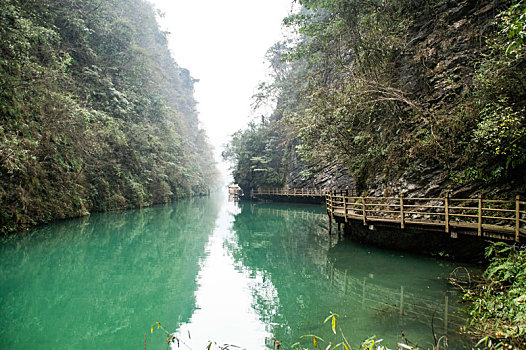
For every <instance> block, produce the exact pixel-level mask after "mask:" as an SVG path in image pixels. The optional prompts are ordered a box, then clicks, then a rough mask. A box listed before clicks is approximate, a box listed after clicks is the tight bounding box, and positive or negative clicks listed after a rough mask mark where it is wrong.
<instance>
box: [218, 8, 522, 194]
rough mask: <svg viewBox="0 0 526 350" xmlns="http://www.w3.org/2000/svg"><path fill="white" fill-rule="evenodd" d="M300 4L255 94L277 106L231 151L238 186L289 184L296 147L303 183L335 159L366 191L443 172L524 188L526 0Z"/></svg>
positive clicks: (454, 178)
mask: <svg viewBox="0 0 526 350" xmlns="http://www.w3.org/2000/svg"><path fill="white" fill-rule="evenodd" d="M298 3H299V4H300V5H301V10H299V11H298V12H297V13H295V14H292V15H291V16H289V17H288V18H286V19H285V20H284V23H285V25H287V26H289V27H290V28H292V29H294V30H295V31H296V33H297V36H296V37H294V38H292V39H289V40H286V41H284V42H282V43H279V44H276V45H275V46H274V47H273V48H272V49H271V50H269V62H270V64H271V67H272V68H273V78H274V79H273V82H272V83H270V84H263V85H262V86H261V89H260V91H259V93H258V95H257V98H258V102H261V101H267V102H268V101H271V102H274V103H275V105H276V108H275V111H274V113H273V114H272V115H271V116H269V117H268V118H266V120H265V122H264V123H261V124H258V125H253V126H251V127H249V128H248V129H247V130H243V131H240V132H238V133H237V134H236V135H234V138H233V139H232V141H231V143H230V147H229V149H228V150H227V151H226V152H225V156H226V157H227V158H229V159H231V160H233V161H234V163H235V164H236V165H235V169H234V177H235V180H236V182H238V183H239V184H241V185H242V187H243V186H244V187H251V186H254V185H262V186H269V185H283V184H285V182H286V180H287V179H286V177H285V175H284V174H286V172H287V168H290V159H291V151H294V152H296V153H297V154H298V155H299V156H300V157H301V158H302V160H303V161H304V162H306V163H307V164H310V165H311V166H313V168H311V169H310V170H309V171H307V172H305V175H306V176H308V175H309V172H310V173H311V175H316V166H319V165H320V164H322V163H330V162H336V163H338V164H341V165H342V166H344V167H346V168H347V169H349V171H350V172H351V174H352V175H353V176H354V177H355V180H356V183H357V185H358V187H359V188H360V189H368V188H370V187H372V186H378V182H380V183H383V184H386V183H389V182H393V181H394V182H396V181H397V179H399V178H400V176H401V174H403V173H407V172H420V171H422V169H439V171H441V172H443V173H445V174H446V177H447V178H448V179H449V182H448V186H451V187H455V186H457V187H459V186H462V185H466V184H478V186H479V187H489V186H488V185H489V184H491V185H496V186H495V187H499V186H501V185H502V186H504V187H505V186H507V191H508V192H512V193H516V192H517V191H519V192H521V191H524V188H525V186H524V184H525V181H524V176H523V174H524V171H525V164H526V152H525V151H526V119H525V115H526V110H525V108H526V88H525V87H526V84H525V78H526V76H525V72H526V66H525V64H526V60H525V50H524V47H525V44H526V42H525V40H524V39H525V36H526V30H525V22H526V15H525V11H526V3H525V2H524V1H518V0H510V1H505V0H502V1H437V2H429V1H422V0H412V1H401V0H387V1H386V0H330V1H326V0H323V1H320V0H300V1H298ZM276 133H277V134H279V135H276ZM276 139H280V140H284V141H283V142H281V143H279V142H276V141H275V140H276ZM284 169H285V170H284ZM439 190H440V189H439Z"/></svg>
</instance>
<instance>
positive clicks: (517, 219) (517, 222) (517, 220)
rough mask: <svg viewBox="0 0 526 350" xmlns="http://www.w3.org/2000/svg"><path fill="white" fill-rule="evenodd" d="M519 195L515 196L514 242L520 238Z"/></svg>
mask: <svg viewBox="0 0 526 350" xmlns="http://www.w3.org/2000/svg"><path fill="white" fill-rule="evenodd" d="M520 200H521V196H517V197H515V242H518V241H519V240H520V228H521V221H520V219H521V216H520V215H521V211H520V209H521V203H520Z"/></svg>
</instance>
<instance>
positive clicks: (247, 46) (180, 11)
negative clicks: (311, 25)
mask: <svg viewBox="0 0 526 350" xmlns="http://www.w3.org/2000/svg"><path fill="white" fill-rule="evenodd" d="M150 1H151V2H152V3H153V4H154V5H155V7H157V8H158V9H160V10H161V11H163V12H164V13H165V17H164V18H163V19H161V28H162V29H163V30H167V31H169V32H170V33H171V34H170V36H169V45H170V49H171V51H172V55H173V57H174V59H175V61H176V62H177V63H178V64H179V65H180V66H181V67H184V68H187V69H189V70H190V74H191V75H192V76H193V77H194V78H196V79H199V82H198V83H197V84H196V85H195V98H196V100H197V102H198V110H199V120H200V121H201V122H202V125H203V126H204V127H205V129H206V131H207V134H208V137H209V138H210V141H211V143H212V144H213V145H214V147H215V149H216V154H219V153H220V152H221V149H222V145H224V144H225V143H226V142H227V141H228V137H229V135H230V134H232V133H233V132H235V131H237V130H239V129H240V128H243V127H244V126H245V125H246V124H247V123H248V122H249V121H250V120H251V115H250V103H251V96H252V95H253V94H254V92H255V89H256V87H257V85H258V83H259V82H260V81H261V80H263V79H264V77H265V72H266V70H267V63H266V62H265V61H264V56H265V53H266V51H267V49H268V48H269V47H270V46H272V45H273V44H274V43H275V42H276V41H279V40H281V38H282V28H281V22H282V19H283V18H284V17H286V16H287V15H288V14H289V12H290V10H291V6H292V5H291V4H292V0H222V1H217V0H150Z"/></svg>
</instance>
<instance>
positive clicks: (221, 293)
mask: <svg viewBox="0 0 526 350" xmlns="http://www.w3.org/2000/svg"><path fill="white" fill-rule="evenodd" d="M223 205H224V208H223V209H222V210H221V211H220V212H221V214H220V215H219V217H218V219H217V221H216V225H215V228H214V232H213V234H212V235H211V236H210V239H209V241H208V244H207V246H206V254H207V256H206V258H205V259H204V261H203V262H202V263H201V270H200V271H199V275H198V277H197V283H198V285H199V287H198V290H197V292H196V306H197V307H196V310H195V312H194V314H193V315H192V317H191V318H190V320H189V321H188V323H186V324H185V325H183V326H182V327H180V328H179V329H178V330H177V334H178V336H179V337H180V338H181V339H182V340H183V341H184V342H185V344H186V345H187V346H188V347H189V348H192V349H204V348H206V346H207V344H208V343H209V342H210V341H212V342H215V343H217V344H218V345H223V344H234V345H237V346H240V347H243V348H246V349H264V348H265V340H266V339H267V338H268V336H269V333H268V332H267V330H266V328H265V324H264V323H263V322H262V321H261V320H260V319H259V317H258V314H257V313H256V311H255V310H254V308H253V305H254V304H253V298H252V295H251V291H253V290H264V291H265V292H267V293H268V292H269V291H270V293H272V290H273V288H272V285H271V284H267V285H265V286H264V287H263V286H262V285H261V283H264V282H263V281H262V278H261V277H262V276H260V275H257V274H256V275H254V274H247V272H246V271H244V269H243V268H241V267H240V266H236V264H235V262H234V259H233V257H232V256H231V254H230V249H228V248H229V247H232V246H235V244H236V243H235V241H234V240H233V239H234V238H235V237H234V235H233V232H232V223H233V221H234V215H236V214H238V213H239V212H240V209H239V206H238V203H237V202H235V201H231V200H229V201H228V202H224V203H223ZM172 348H173V349H176V348H178V346H177V344H175V343H174V344H173V345H172Z"/></svg>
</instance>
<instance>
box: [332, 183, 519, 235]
mask: <svg viewBox="0 0 526 350" xmlns="http://www.w3.org/2000/svg"><path fill="white" fill-rule="evenodd" d="M326 208H327V213H328V214H329V216H331V218H334V217H340V218H343V220H344V221H345V222H347V221H348V220H350V219H352V220H360V221H363V224H364V225H367V224H368V222H371V223H372V222H390V223H399V224H400V227H401V228H405V227H406V226H407V225H412V224H413V225H414V224H416V225H428V226H433V227H441V226H442V227H443V230H444V231H445V232H447V233H452V235H454V232H453V231H456V230H459V229H466V230H469V231H472V232H474V233H475V234H476V235H478V236H481V237H482V236H483V237H491V238H500V239H505V240H512V241H515V242H519V241H521V240H522V241H523V240H524V237H525V236H526V202H524V201H522V200H521V198H520V197H519V196H517V198H516V199H515V200H514V201H506V200H494V199H485V198H482V197H481V196H479V197H478V198H474V199H473V198H468V199H460V198H451V197H449V196H445V197H443V198H407V197H404V196H403V195H400V196H399V197H364V196H348V195H345V194H341V193H334V192H333V193H328V194H327V196H326ZM452 230H453V231H452Z"/></svg>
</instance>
